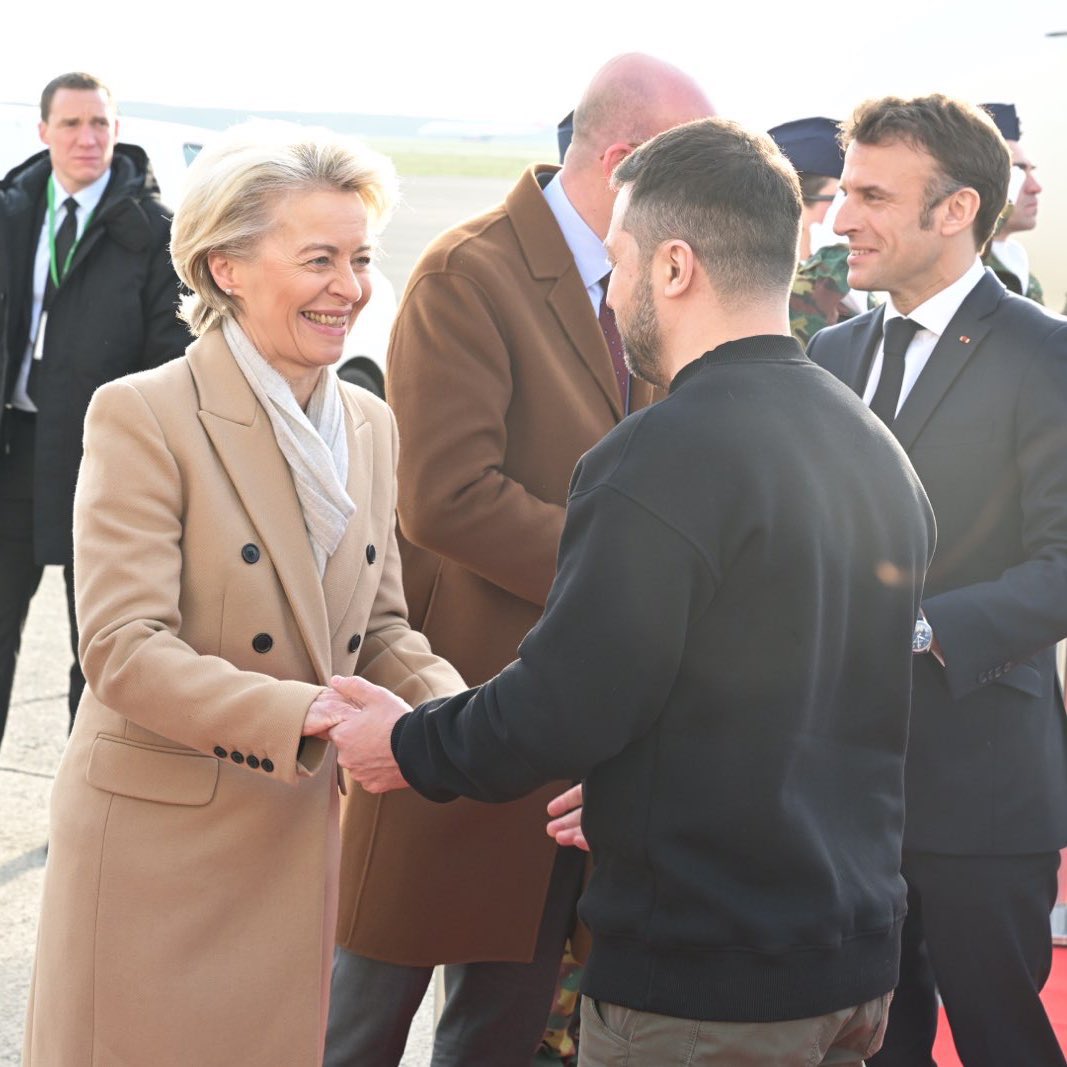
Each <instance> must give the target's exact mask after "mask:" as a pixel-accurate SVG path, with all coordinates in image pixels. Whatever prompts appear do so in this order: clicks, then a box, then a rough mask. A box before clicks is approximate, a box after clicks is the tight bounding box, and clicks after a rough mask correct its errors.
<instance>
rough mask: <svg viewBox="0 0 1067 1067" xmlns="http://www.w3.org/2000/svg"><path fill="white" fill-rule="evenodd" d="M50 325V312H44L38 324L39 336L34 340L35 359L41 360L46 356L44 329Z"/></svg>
mask: <svg viewBox="0 0 1067 1067" xmlns="http://www.w3.org/2000/svg"><path fill="white" fill-rule="evenodd" d="M47 323H48V312H47V311H44V310H42V311H41V318H40V320H39V321H38V323H37V336H36V337H35V338H34V339H33V358H34V359H35V360H38V361H39V360H40V359H41V358H42V357H43V356H44V328H45V326H46V325H47Z"/></svg>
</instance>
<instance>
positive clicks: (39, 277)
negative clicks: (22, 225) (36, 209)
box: [11, 169, 111, 411]
mask: <svg viewBox="0 0 1067 1067" xmlns="http://www.w3.org/2000/svg"><path fill="white" fill-rule="evenodd" d="M110 178H111V170H110V169H108V170H106V171H105V172H104V173H103V174H101V175H100V177H99V178H97V179H96V181H95V182H93V184H92V185H87V186H86V187H85V188H84V189H81V190H79V191H78V192H76V193H68V192H67V191H66V190H65V189H64V188H63V186H62V185H61V184H60V181H59V179H58V178H57V177H56V176H55V174H54V173H53V175H52V177H51V178H50V179H49V180H50V181H54V182H55V205H56V218H55V225H56V230H57V231H58V230H59V227H60V226H61V225H62V224H63V219H64V218H66V215H67V212H66V209H65V208H64V207H63V204H64V202H65V201H66V199H67V197H68V196H73V197H74V199H75V200H76V201H77V202H78V209H77V211H76V212H75V213H74V214H75V219H76V221H77V226H78V228H77V232H76V233H75V240H76V241H80V240H81V236H82V234H83V233H84V232H85V227H86V225H87V224H88V222H89V218H90V216H91V215H92V213H93V212H94V211H95V210H96V206H97V204H99V203H100V198H101V197H102V196H103V195H104V190H105V189H106V188H107V183H108V181H109V180H110ZM49 236H50V233H49V226H48V212H47V211H46V212H45V214H44V224H43V225H42V226H41V233H40V235H39V236H38V238H37V255H36V256H35V257H34V261H33V307H32V310H31V312H30V336H29V341H28V343H27V345H26V351H25V353H24V354H23V357H22V366H21V367H20V368H19V374H18V377H17V378H16V379H15V388H14V390H13V391H12V393H11V404H12V406H13V407H16V408H21V409H22V410H23V411H36V410H37V408H36V406H35V405H34V403H33V401H32V400H31V399H30V398H29V395H28V394H27V393H26V381H27V379H28V378H29V376H30V361H31V360H32V359H33V349H34V345H35V343H36V341H37V331H38V329H39V328H40V325H41V309H42V306H43V304H44V291H45V286H46V285H47V284H48V268H49V264H50V262H51V259H52V249H51V242H50V241H49Z"/></svg>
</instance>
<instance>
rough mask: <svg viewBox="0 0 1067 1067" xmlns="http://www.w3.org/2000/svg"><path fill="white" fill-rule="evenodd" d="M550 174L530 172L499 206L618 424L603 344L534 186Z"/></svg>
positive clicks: (549, 213) (576, 276) (614, 389)
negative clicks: (546, 284)
mask: <svg viewBox="0 0 1067 1067" xmlns="http://www.w3.org/2000/svg"><path fill="white" fill-rule="evenodd" d="M549 169H558V168H546V167H531V168H530V169H529V170H528V171H526V173H525V174H524V175H523V176H522V177H521V178H520V179H519V181H518V183H517V184H516V185H515V187H514V188H513V189H512V190H511V192H510V193H509V194H508V196H507V199H506V200H505V202H504V206H505V209H506V210H507V213H508V217H509V218H510V219H511V224H512V226H513V227H514V229H515V234H516V237H517V238H518V241H519V245H520V247H521V248H522V253H523V255H524V256H525V258H526V262H527V263H528V264H529V267H530V273H531V275H533V277H534V278H537V279H539V280H543V281H548V280H551V281H554V283H555V284H554V285H553V286H552V288H551V290H550V291H549V294H548V300H547V303H548V306H549V308H550V309H551V310H552V313H553V314H554V315H555V316H556V319H557V321H558V322H559V325H560V328H561V329H562V330H563V332H564V333H565V334H566V335H567V339H568V340H569V341H570V343H571V345H572V346H573V348H574V350H575V352H576V353H577V354H578V358H579V359H580V360H581V361H582V363H583V364H584V365H585V367H586V369H587V370H588V372H589V374H590V375H592V377H593V380H594V381H595V382H596V384H597V387H598V388H599V389H600V391H601V392H602V393H603V394H604V396H605V398H606V399H607V401H608V403H609V404H610V405H611V410H612V413H613V414H614V416H615V418H616V420H618V419H621V418H622V416H623V410H622V400H621V398H620V396H619V386H618V383H617V382H616V380H615V370H614V368H613V366H612V363H611V353H610V352H609V351H608V343H607V341H605V340H604V333H603V331H602V330H601V329H600V323H599V322H598V321H597V317H596V314H595V313H594V311H593V305H592V303H591V302H590V300H589V294H588V293H587V292H586V288H585V286H584V285H583V284H582V278H581V275H580V274H579V273H578V267H577V266H576V265H575V262H574V257H573V256H572V255H571V250H570V249H569V248H568V247H567V242H566V241H565V240H564V239H563V234H562V233H560V229H559V225H558V223H557V222H556V217H555V215H553V214H552V209H551V208H550V207H549V206H548V203H547V202H546V201H545V197H544V194H543V193H542V192H541V186H540V185H539V184H538V181H537V175H538V174H539V173H542V172H544V171H545V170H549Z"/></svg>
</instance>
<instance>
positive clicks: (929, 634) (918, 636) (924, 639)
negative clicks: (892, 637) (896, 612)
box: [911, 619, 934, 652]
mask: <svg viewBox="0 0 1067 1067" xmlns="http://www.w3.org/2000/svg"><path fill="white" fill-rule="evenodd" d="M933 643H934V631H933V628H932V627H931V626H930V624H929V623H928V622H927V621H926V620H925V619H918V620H916V622H915V629H914V630H913V631H912V634H911V650H912V652H929V651H930V646H931V645H932V644H933Z"/></svg>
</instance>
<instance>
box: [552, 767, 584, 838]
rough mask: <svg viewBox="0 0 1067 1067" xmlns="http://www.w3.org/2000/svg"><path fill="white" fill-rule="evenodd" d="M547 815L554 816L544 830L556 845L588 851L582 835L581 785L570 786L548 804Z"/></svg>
mask: <svg viewBox="0 0 1067 1067" xmlns="http://www.w3.org/2000/svg"><path fill="white" fill-rule="evenodd" d="M548 814H549V815H553V816H555V818H553V819H551V820H549V823H548V826H546V827H545V829H546V830H547V831H548V836H549V837H554V838H555V839H556V844H557V845H573V846H574V847H575V848H580V849H581V850H582V851H583V852H588V851H589V842H588V841H586V839H585V834H583V833H582V783H581V782H579V783H578V784H577V785H572V786H571V787H570V789H568V790H567V792H566V793H560V795H559V796H558V797H553V798H552V799H551V800H550V801H549V802H548Z"/></svg>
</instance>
